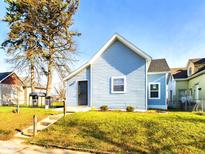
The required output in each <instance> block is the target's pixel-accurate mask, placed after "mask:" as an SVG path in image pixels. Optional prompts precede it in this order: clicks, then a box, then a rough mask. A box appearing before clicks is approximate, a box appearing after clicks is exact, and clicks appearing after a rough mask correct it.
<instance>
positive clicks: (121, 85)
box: [111, 76, 126, 93]
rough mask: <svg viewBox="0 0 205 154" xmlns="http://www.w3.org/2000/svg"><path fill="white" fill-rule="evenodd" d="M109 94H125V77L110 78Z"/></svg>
mask: <svg viewBox="0 0 205 154" xmlns="http://www.w3.org/2000/svg"><path fill="white" fill-rule="evenodd" d="M111 80H112V81H111V92H112V93H125V92H126V77H125V76H117V77H112V78H111Z"/></svg>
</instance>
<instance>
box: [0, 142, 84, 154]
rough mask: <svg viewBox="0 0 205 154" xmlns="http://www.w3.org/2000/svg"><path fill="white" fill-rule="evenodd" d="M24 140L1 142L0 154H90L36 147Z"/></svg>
mask: <svg viewBox="0 0 205 154" xmlns="http://www.w3.org/2000/svg"><path fill="white" fill-rule="evenodd" d="M23 141H24V140H21V139H12V140H9V141H0V154H11V153H15V154H42V153H45V154H56V153H57V154H88V153H86V152H76V151H71V150H64V149H55V148H44V147H40V146H35V145H29V144H24V143H22V142H23Z"/></svg>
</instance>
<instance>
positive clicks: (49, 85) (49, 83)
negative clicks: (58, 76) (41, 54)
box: [46, 61, 53, 96]
mask: <svg viewBox="0 0 205 154" xmlns="http://www.w3.org/2000/svg"><path fill="white" fill-rule="evenodd" d="M52 80H53V76H52V62H51V61H49V64H48V76H47V86H46V96H51V90H52Z"/></svg>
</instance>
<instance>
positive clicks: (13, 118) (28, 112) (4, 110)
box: [0, 107, 54, 140]
mask: <svg viewBox="0 0 205 154" xmlns="http://www.w3.org/2000/svg"><path fill="white" fill-rule="evenodd" d="M14 109H15V107H0V140H8V139H10V138H12V137H13V135H14V134H15V133H16V129H19V130H22V129H24V128H26V127H27V126H30V125H31V124H32V117H33V115H34V114H36V115H37V117H38V119H39V120H40V119H42V118H44V117H46V116H47V115H49V114H51V113H54V112H52V111H50V110H45V109H39V108H20V113H19V114H17V113H13V112H12V110H14Z"/></svg>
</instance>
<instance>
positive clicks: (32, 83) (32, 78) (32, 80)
mask: <svg viewBox="0 0 205 154" xmlns="http://www.w3.org/2000/svg"><path fill="white" fill-rule="evenodd" d="M34 84H35V82H34V64H33V63H32V64H31V92H34V91H35V85H34Z"/></svg>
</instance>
